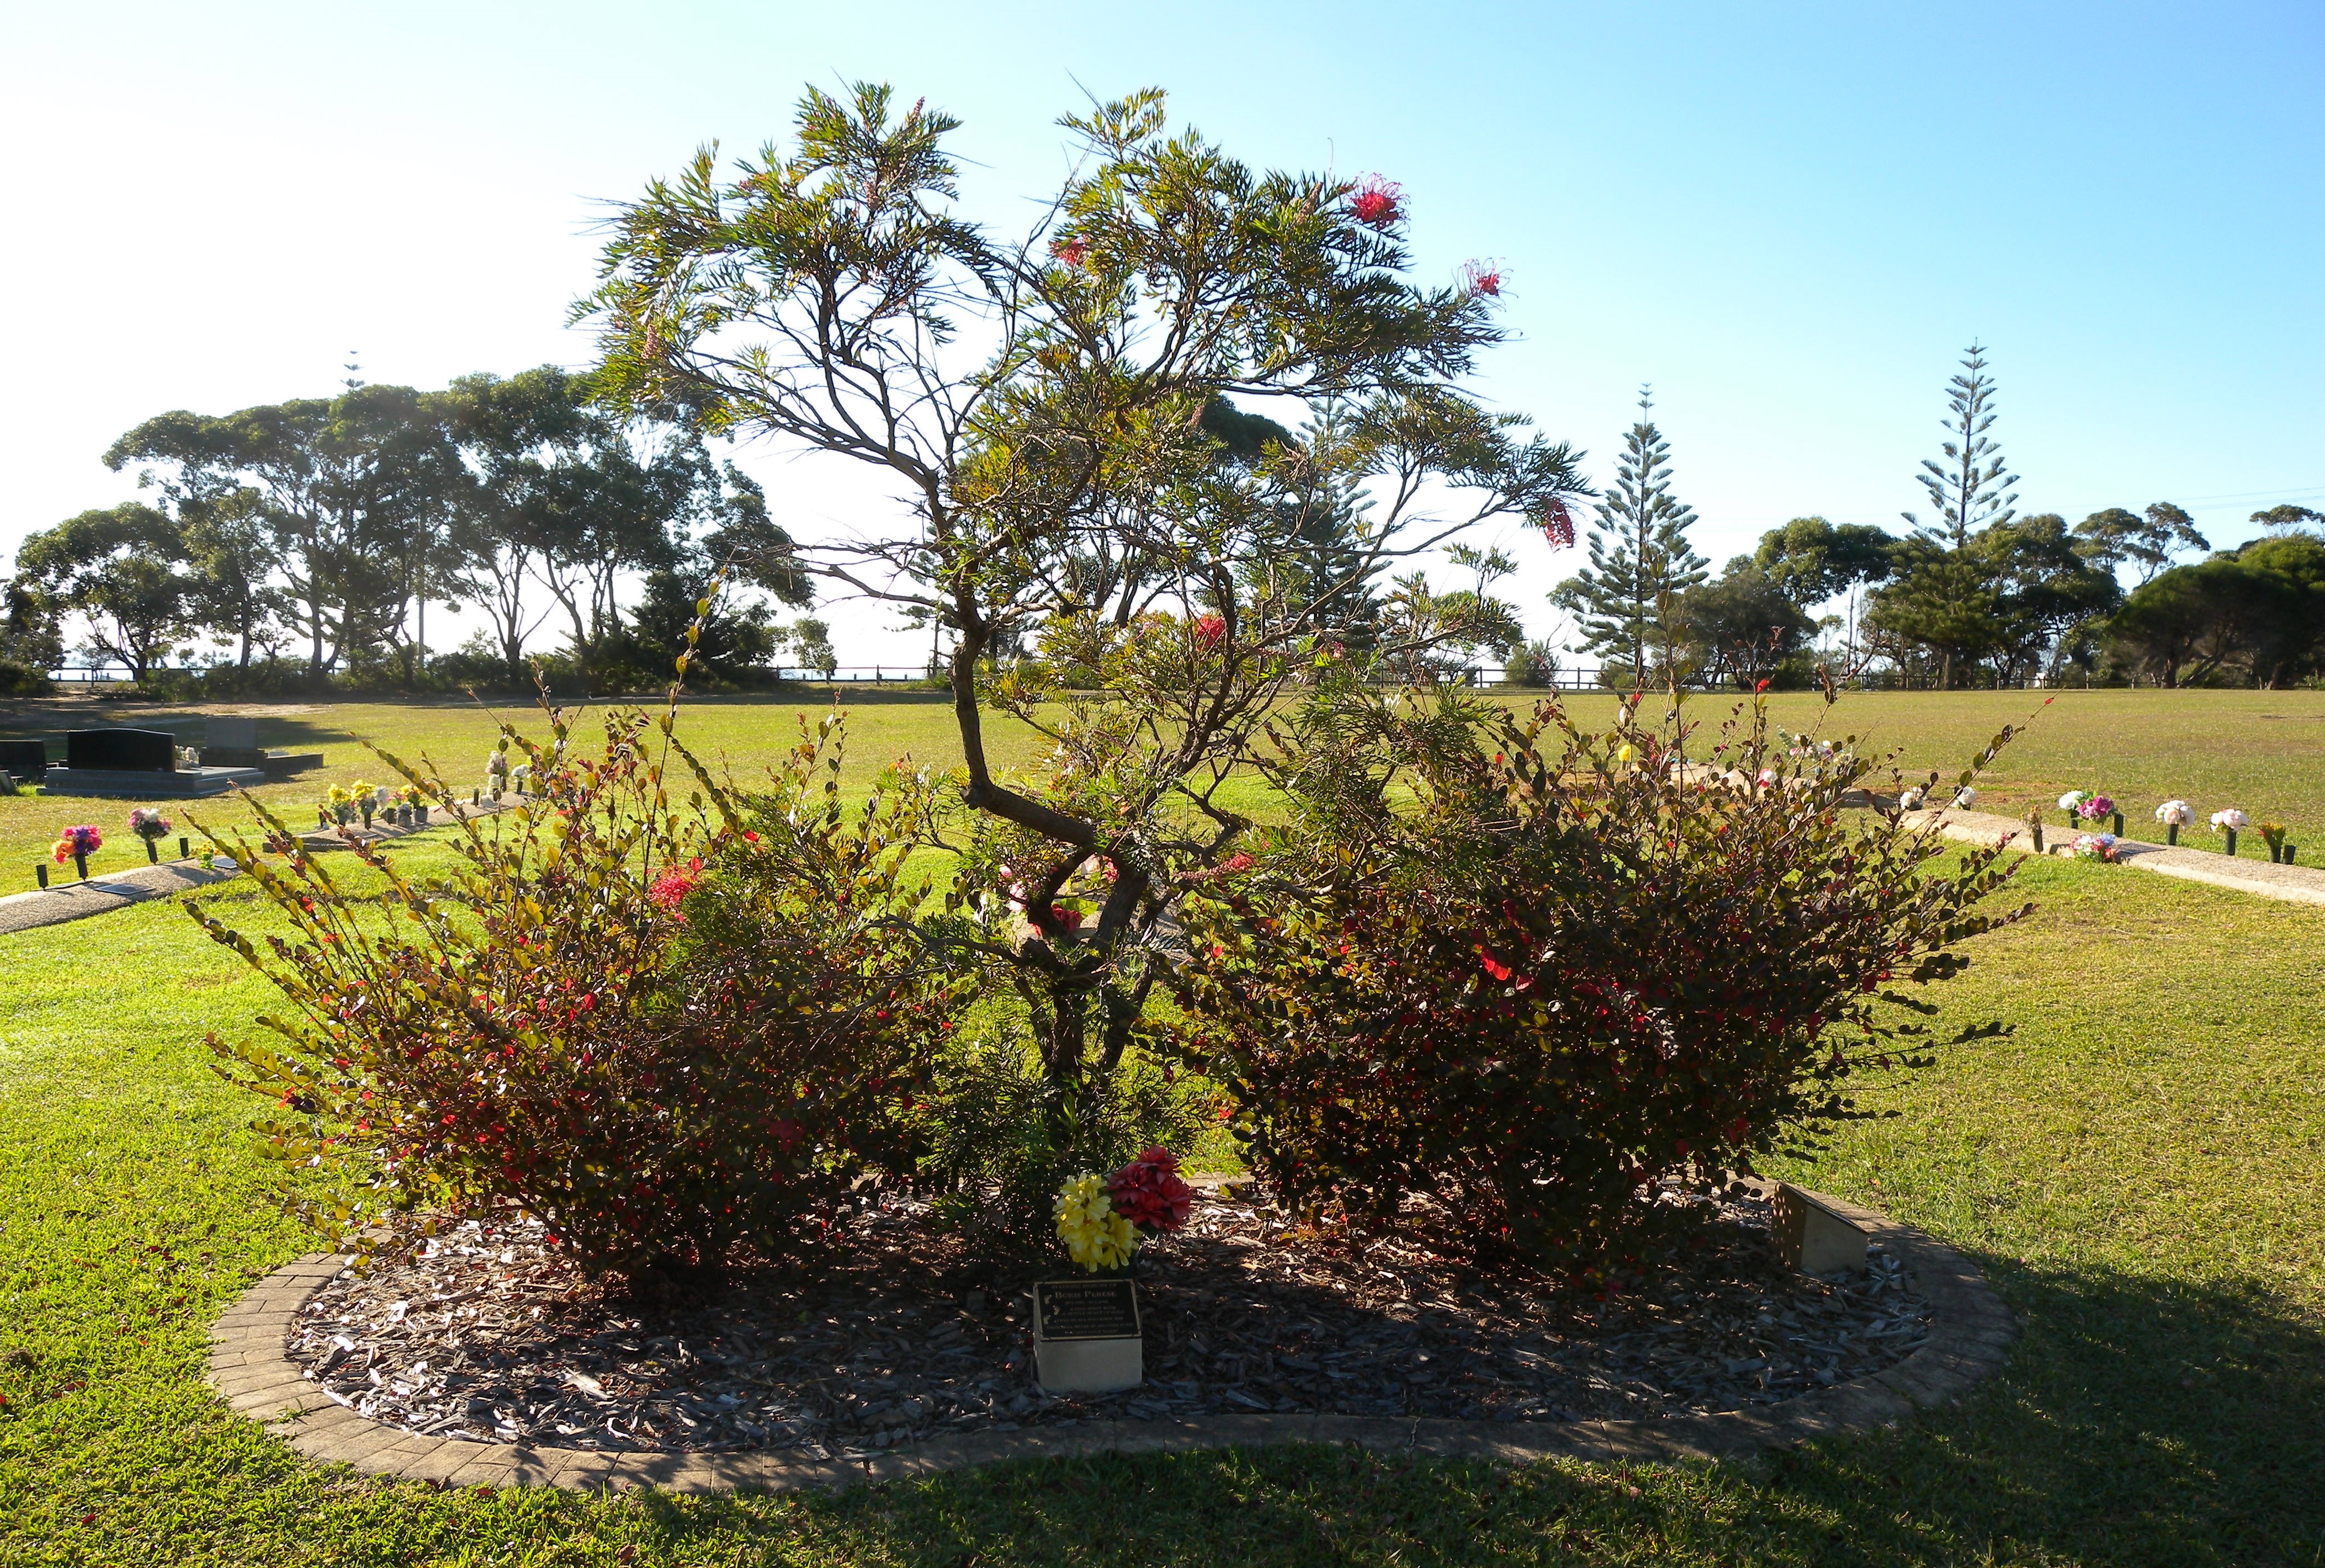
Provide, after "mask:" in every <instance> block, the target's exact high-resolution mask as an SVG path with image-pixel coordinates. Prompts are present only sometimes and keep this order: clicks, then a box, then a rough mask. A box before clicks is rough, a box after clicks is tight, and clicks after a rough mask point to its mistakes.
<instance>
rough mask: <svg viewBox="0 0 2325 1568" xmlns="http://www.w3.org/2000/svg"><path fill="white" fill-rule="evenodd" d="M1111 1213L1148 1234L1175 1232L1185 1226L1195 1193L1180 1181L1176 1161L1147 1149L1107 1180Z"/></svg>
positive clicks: (1157, 1150) (1167, 1154)
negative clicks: (1144, 1229) (1111, 1203)
mask: <svg viewBox="0 0 2325 1568" xmlns="http://www.w3.org/2000/svg"><path fill="white" fill-rule="evenodd" d="M1106 1188H1107V1192H1108V1193H1110V1194H1113V1197H1114V1212H1115V1213H1117V1214H1120V1215H1121V1216H1122V1217H1123V1218H1124V1219H1125V1220H1127V1221H1129V1222H1131V1223H1132V1224H1134V1225H1142V1226H1144V1227H1145V1228H1146V1229H1148V1230H1150V1231H1175V1230H1177V1229H1178V1228H1179V1227H1180V1226H1181V1225H1183V1224H1185V1223H1186V1222H1187V1210H1188V1209H1189V1208H1190V1206H1192V1204H1194V1201H1195V1194H1194V1189H1193V1188H1191V1187H1190V1186H1188V1185H1187V1184H1186V1183H1185V1182H1182V1181H1181V1180H1180V1179H1179V1157H1178V1156H1177V1155H1175V1154H1172V1152H1171V1151H1170V1150H1169V1149H1167V1148H1150V1149H1148V1150H1146V1152H1144V1154H1142V1155H1140V1156H1139V1157H1138V1158H1136V1159H1134V1160H1132V1161H1131V1162H1130V1163H1129V1164H1128V1165H1125V1166H1124V1167H1122V1168H1121V1169H1120V1170H1118V1171H1116V1172H1115V1173H1114V1174H1113V1175H1112V1176H1108V1177H1107V1178H1106Z"/></svg>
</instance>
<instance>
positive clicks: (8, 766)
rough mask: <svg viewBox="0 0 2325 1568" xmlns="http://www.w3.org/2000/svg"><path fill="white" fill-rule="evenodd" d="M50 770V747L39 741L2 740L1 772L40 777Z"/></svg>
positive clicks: (0, 745) (15, 777)
mask: <svg viewBox="0 0 2325 1568" xmlns="http://www.w3.org/2000/svg"><path fill="white" fill-rule="evenodd" d="M48 770H49V749H48V747H46V746H44V745H42V743H41V742H38V741H0V773H5V774H7V775H8V776H9V777H10V778H11V779H38V778H41V777H42V776H43V775H45V774H46V773H47V772H48Z"/></svg>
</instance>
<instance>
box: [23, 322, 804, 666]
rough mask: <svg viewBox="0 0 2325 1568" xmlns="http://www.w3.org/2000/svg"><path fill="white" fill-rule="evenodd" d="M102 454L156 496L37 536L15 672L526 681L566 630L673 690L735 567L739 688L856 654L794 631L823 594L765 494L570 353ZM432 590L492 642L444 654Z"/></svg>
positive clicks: (144, 431) (572, 656) (122, 442)
mask: <svg viewBox="0 0 2325 1568" xmlns="http://www.w3.org/2000/svg"><path fill="white" fill-rule="evenodd" d="M105 462H106V465H107V466H108V467H111V468H114V469H116V470H124V469H134V471H135V472H136V473H137V475H138V476H139V480H140V483H141V484H142V485H143V486H144V488H145V489H147V490H148V491H149V492H150V493H151V497H152V499H151V500H150V501H134V502H125V503H122V504H121V505H118V506H115V507H111V508H107V509H104V510H99V511H91V512H82V513H81V514H80V515H79V516H77V517H74V518H70V519H69V520H67V521H64V522H62V523H60V524H59V525H58V526H56V527H54V528H51V529H47V530H42V531H39V532H35V533H33V534H32V535H31V536H30V537H28V538H27V539H25V540H24V541H23V544H22V545H21V546H20V547H19V549H18V550H17V554H16V562H15V573H14V577H13V578H12V579H11V580H10V581H9V583H8V585H7V588H6V594H7V603H6V606H5V619H4V620H0V665H5V669H0V684H5V685H12V686H14V687H19V688H22V687H25V686H27V685H33V684H37V682H38V672H40V671H43V670H46V669H55V668H58V667H60V666H61V665H62V664H63V663H64V662H65V661H66V659H67V657H68V655H69V654H79V655H81V656H83V657H86V658H88V659H94V660H97V661H101V662H103V663H107V664H113V665H118V666H121V667H124V668H125V669H127V670H128V672H129V674H130V676H131V678H133V679H134V680H136V681H138V682H139V683H141V684H151V683H152V682H153V678H155V676H156V675H157V674H158V672H159V671H160V670H161V669H163V668H164V667H166V666H169V665H171V664H172V663H175V662H178V661H180V660H183V659H189V658H190V657H193V656H194V655H195V653H196V651H197V645H198V644H201V643H207V644H208V659H206V660H205V662H208V663H210V664H211V666H212V668H211V669H208V671H207V673H206V674H205V676H204V677H203V679H204V681H205V682H206V683H207V684H208V685H210V686H213V687H240V688H244V689H267V688H276V689H285V688H300V687H308V688H312V687H323V686H332V685H340V686H347V685H352V686H357V687H362V686H381V687H420V686H458V685H461V684H466V683H482V684H486V685H504V684H507V685H523V684H525V683H527V682H529V681H530V679H531V671H530V669H529V668H528V660H527V658H526V655H525V649H526V647H527V645H528V643H529V642H534V641H538V640H539V639H540V638H541V637H542V636H543V635H551V636H555V637H557V638H558V639H560V641H561V646H560V647H558V648H557V650H556V651H555V652H554V653H552V654H551V656H550V661H551V664H552V665H553V666H554V667H556V668H557V669H559V670H560V672H561V673H569V674H570V675H572V676H573V677H575V678H579V680H581V681H582V682H584V683H586V684H588V685H589V686H591V687H596V688H598V689H605V688H608V687H637V686H641V685H652V684H654V683H657V682H659V681H661V680H662V679H665V678H667V677H668V675H669V673H670V670H671V659H672V651H673V650H675V649H677V648H678V647H679V646H680V644H681V638H682V636H683V634H684V632H685V630H686V628H687V626H688V624H689V623H690V621H691V620H692V619H693V617H694V613H695V603H696V600H697V597H698V595H699V594H700V592H701V590H702V588H703V586H704V585H705V583H706V582H707V581H708V580H709V577H710V576H711V574H712V572H713V571H714V570H715V569H717V567H718V566H720V565H721V564H724V565H725V566H726V567H727V570H728V574H729V581H730V583H732V584H734V585H735V586H736V588H738V589H739V590H741V591H740V592H737V593H730V594H728V595H723V596H722V598H721V600H720V603H719V604H718V606H717V607H716V608H715V611H714V613H713V614H712V616H711V618H710V620H709V623H707V624H706V626H705V627H704V630H703V635H702V641H701V644H700V647H699V650H698V656H697V659H696V660H695V664H694V669H695V672H696V674H697V676H698V678H707V679H709V680H710V681H712V682H714V683H715V682H717V681H718V680H719V679H720V678H722V677H723V678H730V679H735V678H746V677H747V676H748V675H749V674H750V673H751V672H753V671H765V670H766V667H768V666H770V665H771V664H772V663H773V660H774V659H775V657H776V656H777V654H778V653H779V652H782V651H784V650H786V649H788V651H789V662H791V663H793V664H796V665H801V666H805V667H808V668H811V669H825V668H829V667H830V666H831V665H833V664H834V663H836V662H837V660H836V659H835V656H834V655H833V652H832V650H831V646H830V641H829V634H828V632H826V630H825V627H824V625H823V623H820V622H817V621H814V620H811V619H801V620H799V621H797V622H794V623H792V625H790V626H788V627H785V626H781V625H778V624H777V623H776V622H775V620H774V611H773V605H774V604H787V605H792V606H805V605H807V604H811V602H812V600H811V593H810V591H809V586H808V583H807V579H806V578H805V577H804V576H802V575H801V574H800V573H799V572H798V571H797V570H796V569H794V567H793V565H792V540H791V539H790V537H789V535H787V534H786V533H785V532H784V531H783V529H781V528H780V527H778V526H776V525H775V524H774V523H773V521H771V520H770V519H769V517H768V515H767V507H766V501H765V497H764V494H763V493H761V491H760V489H759V487H758V486H757V485H756V484H754V483H753V482H752V481H751V480H750V479H748V478H747V477H746V476H745V475H742V474H741V473H739V472H737V471H736V468H735V467H734V466H733V465H732V464H727V463H720V462H717V461H714V460H713V459H712V457H711V456H710V454H709V451H708V450H707V449H706V447H705V446H704V444H703V441H702V439H701V438H700V437H699V435H697V434H695V433H693V432H692V431H690V430H689V429H686V428H684V426H683V425H682V424H681V423H680V422H679V421H677V420H661V421H653V420H647V421H637V420H615V419H612V418H609V417H608V416H607V414H605V413H604V412H603V411H601V410H598V409H597V408H596V407H594V406H593V405H592V404H591V403H590V402H589V401H588V399H587V398H586V397H585V396H584V395H583V392H582V389H581V387H580V386H579V383H577V381H576V380H575V379H574V378H573V377H570V376H569V375H567V374H565V373H564V372H562V371H560V370H557V369H554V368H549V367H544V368H542V369H539V370H533V371H527V372H525V373H523V374H520V375H515V376H512V377H509V378H507V379H505V380H504V379H502V378H500V377H497V376H492V375H473V376H468V377H465V378H463V379H461V380H459V381H458V382H455V383H453V384H452V385H451V386H449V387H448V388H446V389H444V390H443V391H440V392H418V391H415V390H413V389H412V388H410V387H402V386H374V385H364V384H361V383H350V384H349V385H348V387H347V390H346V391H345V392H342V393H341V394H340V395H339V396H337V397H331V398H311V399H301V400H299V401H291V402H284V403H275V404H269V405H266V406H264V407H259V408H250V409H245V410H241V411H240V412H238V413H232V414H226V415H222V416H212V415H205V414H195V413H187V412H183V411H180V412H174V413H167V414H162V415H160V416H159V417H157V418H154V419H152V420H147V421H145V422H144V424H142V425H140V426H138V427H137V428H136V429H134V430H131V431H129V432H128V433H127V434H126V435H125V436H123V437H122V438H120V439H119V440H117V441H116V442H115V443H114V444H113V446H112V447H111V448H110V449H109V450H108V451H107V453H106V454H105ZM430 604H438V605H445V606H449V607H453V608H462V607H466V608H470V609H473V610H475V611H477V612H478V613H481V614H482V615H483V616H484V617H485V618H486V623H487V624H488V625H489V627H490V631H489V632H483V633H479V634H478V635H477V636H476V637H475V638H473V639H471V640H470V641H469V642H468V645H467V646H465V647H463V648H461V649H459V650H457V651H454V652H450V653H446V654H441V655H436V656H433V657H429V656H427V655H426V653H425V650H424V648H423V646H422V641H423V639H424V637H425V630H426V618H427V608H428V606H429V605H430ZM68 632H77V633H78V634H79V638H80V640H79V641H78V642H77V643H76V644H75V645H73V646H71V647H68V645H67V635H68Z"/></svg>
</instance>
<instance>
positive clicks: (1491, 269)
mask: <svg viewBox="0 0 2325 1568" xmlns="http://www.w3.org/2000/svg"><path fill="white" fill-rule="evenodd" d="M1461 288H1462V291H1463V292H1465V293H1469V294H1483V295H1484V296H1486V298H1487V299H1488V300H1498V299H1500V298H1501V295H1502V270H1501V268H1499V267H1497V266H1496V265H1494V263H1491V262H1469V263H1464V264H1463V266H1462V268H1461Z"/></svg>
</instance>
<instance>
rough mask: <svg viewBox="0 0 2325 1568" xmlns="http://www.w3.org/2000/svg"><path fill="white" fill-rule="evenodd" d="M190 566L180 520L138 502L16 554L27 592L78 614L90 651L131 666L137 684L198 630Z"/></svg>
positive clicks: (86, 517) (29, 542) (32, 541)
mask: <svg viewBox="0 0 2325 1568" xmlns="http://www.w3.org/2000/svg"><path fill="white" fill-rule="evenodd" d="M185 562H186V541H185V538H184V535H183V534H182V533H181V531H180V530H179V528H178V524H177V521H176V520H175V519H174V518H171V516H169V515H168V514H167V513H165V512H157V511H156V510H154V509H153V507H150V506H147V505H145V504H144V503H142V502H136V501H125V502H123V503H121V504H120V505H118V506H116V507H112V508H109V509H107V510H105V511H101V512H82V513H81V514H80V515H79V517H75V518H72V519H70V520H69V521H66V522H63V523H60V524H59V525H58V526H57V527H55V528H53V529H51V530H48V531H47V532H45V533H35V534H32V535H31V536H30V537H28V538H27V539H26V540H24V542H23V544H21V545H19V546H18V547H17V549H16V568H17V572H18V574H19V576H20V580H21V581H22V582H23V585H24V586H25V588H26V590H27V591H28V592H29V593H31V594H33V595H41V596H42V597H43V598H45V599H46V600H47V601H48V603H49V604H51V607H52V609H69V610H78V611H79V612H80V613H81V614H82V615H84V616H86V617H87V618H88V625H89V630H90V634H91V640H90V643H89V651H90V652H92V653H95V654H97V655H98V656H100V657H101V658H104V659H110V660H117V661H118V662H120V663H122V664H124V665H126V666H127V667H128V669H129V678H130V679H132V680H134V681H142V680H144V678H145V673H146V671H147V670H148V669H151V668H152V667H153V665H154V664H155V663H156V662H157V661H158V660H160V659H165V658H167V657H168V656H169V655H170V653H171V651H172V650H173V649H174V647H175V645H176V643H177V641H179V639H181V638H183V637H185V636H186V635H188V634H189V633H190V632H191V631H192V630H193V625H194V623H193V621H192V619H191V616H190V613H189V611H190V607H191V600H192V598H193V595H194V591H195V584H194V582H193V580H192V579H191V578H190V576H188V575H187V573H186V572H185V570H184V569H183V568H184V566H185Z"/></svg>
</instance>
